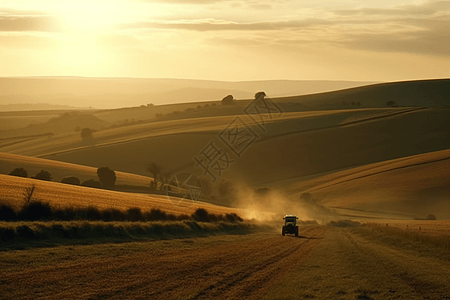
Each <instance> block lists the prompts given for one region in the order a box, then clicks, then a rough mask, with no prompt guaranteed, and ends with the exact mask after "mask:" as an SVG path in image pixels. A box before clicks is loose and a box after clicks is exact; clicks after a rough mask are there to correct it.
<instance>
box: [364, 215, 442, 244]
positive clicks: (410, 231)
mask: <svg viewBox="0 0 450 300" xmlns="http://www.w3.org/2000/svg"><path fill="white" fill-rule="evenodd" d="M363 226H364V227H367V228H370V229H372V230H375V231H378V232H381V233H384V234H388V235H391V236H398V237H403V238H407V239H410V240H413V241H417V242H420V243H423V244H425V245H434V246H437V247H439V248H442V249H445V250H450V221H390V222H387V223H365V224H363Z"/></svg>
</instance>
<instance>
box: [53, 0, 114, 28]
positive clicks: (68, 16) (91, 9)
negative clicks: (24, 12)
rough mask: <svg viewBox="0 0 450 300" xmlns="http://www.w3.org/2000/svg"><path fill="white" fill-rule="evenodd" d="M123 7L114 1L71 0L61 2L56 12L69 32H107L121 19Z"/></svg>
mask: <svg viewBox="0 0 450 300" xmlns="http://www.w3.org/2000/svg"><path fill="white" fill-rule="evenodd" d="M121 4H122V5H121ZM121 6H123V3H121V2H119V1H114V0H110V1H105V0H94V1H86V0H78V1H74V0H70V1H61V2H59V3H58V4H57V5H56V11H57V13H58V15H59V16H60V17H61V18H62V21H63V22H64V24H65V25H66V26H67V29H68V30H82V31H107V30H110V29H113V27H114V26H115V24H117V22H118V20H119V19H120V16H121V14H122V10H121Z"/></svg>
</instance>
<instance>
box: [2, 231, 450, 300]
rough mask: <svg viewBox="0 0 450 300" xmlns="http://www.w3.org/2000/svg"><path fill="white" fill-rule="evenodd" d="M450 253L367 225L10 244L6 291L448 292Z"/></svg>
mask: <svg viewBox="0 0 450 300" xmlns="http://www.w3.org/2000/svg"><path fill="white" fill-rule="evenodd" d="M399 239H400V242H395V240H399ZM431 252H432V253H433V254H430V253H431ZM448 258H449V255H448V252H443V251H440V250H439V249H437V248H434V247H433V246H428V245H423V244H418V243H416V242H415V241H412V240H407V239H405V238H402V237H397V238H396V239H393V238H392V237H391V236H390V235H389V234H384V233H379V232H375V231H372V230H371V228H365V227H357V228H351V227H346V228H340V227H331V226H302V227H301V228H300V236H299V237H298V238H296V237H293V236H285V237H282V236H281V234H280V233H278V232H271V231H267V232H261V233H254V234H247V235H221V236H211V237H202V238H194V239H175V240H163V241H141V242H134V243H133V242H131V243H122V244H102V245H95V246H93V245H78V246H77V245H74V246H60V247H57V248H42V249H30V250H22V251H8V252H1V253H0V268H1V270H2V273H1V275H0V276H1V280H0V287H1V289H2V291H3V292H2V294H1V295H0V298H2V299H10V298H15V299H26V298H28V297H29V295H34V298H36V299H46V298H50V297H51V298H53V297H56V298H78V299H99V298H111V299H123V298H143V299H144V298H152V299H211V298H214V299H230V298H242V297H245V298H246V299H261V298H262V299H293V298H295V299H299V298H300V299H301V298H309V299H311V298H315V299H355V298H356V299H398V298H401V299H423V298H424V297H426V298H428V299H446V298H448V297H450V294H449V291H450V281H449V280H448V273H449V271H450V263H449V260H448Z"/></svg>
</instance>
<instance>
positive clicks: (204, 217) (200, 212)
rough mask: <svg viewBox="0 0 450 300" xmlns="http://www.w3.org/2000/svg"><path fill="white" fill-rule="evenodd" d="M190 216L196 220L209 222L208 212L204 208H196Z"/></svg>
mask: <svg viewBox="0 0 450 300" xmlns="http://www.w3.org/2000/svg"><path fill="white" fill-rule="evenodd" d="M192 218H193V219H194V220H195V221H198V222H209V220H210V219H209V213H208V211H207V210H206V209H204V208H199V209H197V210H196V211H195V212H194V213H193V214H192Z"/></svg>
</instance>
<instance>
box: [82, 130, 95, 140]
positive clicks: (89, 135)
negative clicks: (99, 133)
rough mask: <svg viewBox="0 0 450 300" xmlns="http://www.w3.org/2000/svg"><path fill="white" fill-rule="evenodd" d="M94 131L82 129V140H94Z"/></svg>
mask: <svg viewBox="0 0 450 300" xmlns="http://www.w3.org/2000/svg"><path fill="white" fill-rule="evenodd" d="M93 133H94V130H92V129H91V128H89V127H86V128H83V129H81V138H82V139H83V140H88V139H93V138H94V135H93Z"/></svg>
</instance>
